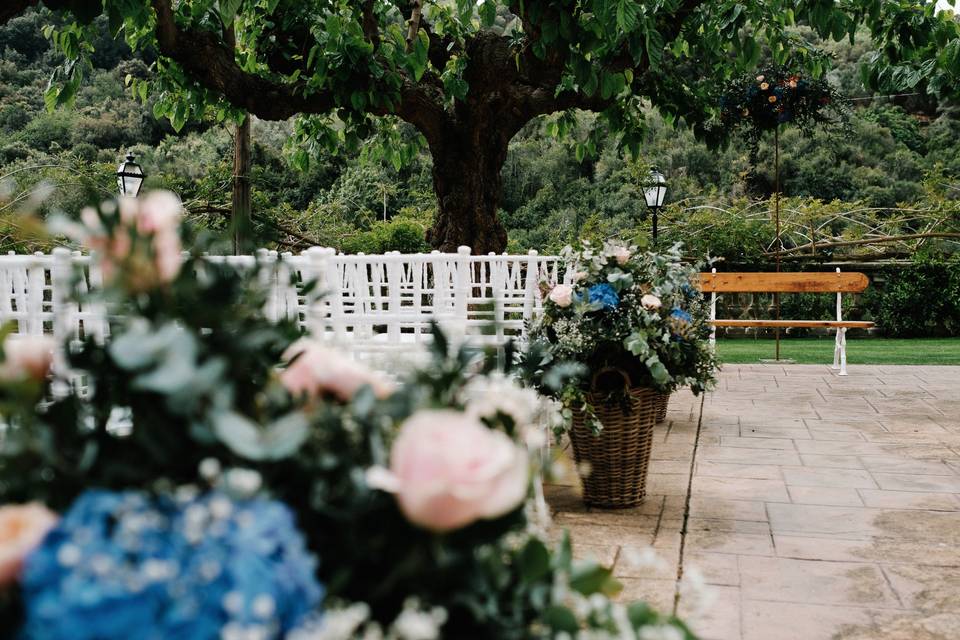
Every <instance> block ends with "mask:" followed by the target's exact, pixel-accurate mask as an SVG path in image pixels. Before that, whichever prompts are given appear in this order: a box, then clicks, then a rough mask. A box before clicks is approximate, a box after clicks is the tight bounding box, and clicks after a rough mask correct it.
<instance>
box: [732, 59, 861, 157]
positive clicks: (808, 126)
mask: <svg viewBox="0 0 960 640" xmlns="http://www.w3.org/2000/svg"><path fill="white" fill-rule="evenodd" d="M719 102H720V126H721V127H723V128H724V129H726V130H727V131H736V130H741V131H743V132H744V133H745V134H746V136H747V138H748V140H750V142H751V145H752V146H753V147H754V148H756V146H757V145H758V144H759V142H760V139H761V138H762V137H763V134H764V133H766V132H768V131H773V130H775V129H777V127H779V125H781V124H786V123H793V124H795V125H797V126H798V127H800V130H801V131H802V132H804V133H810V132H811V131H812V130H813V128H814V127H815V126H816V125H818V124H823V123H828V124H839V123H843V122H845V121H846V119H847V111H846V109H845V108H844V106H843V105H844V103H843V97H842V96H841V95H840V93H839V92H838V91H837V90H836V89H834V88H833V87H832V86H831V85H830V83H829V82H828V81H827V80H826V79H825V78H814V77H811V76H808V75H804V74H803V73H801V72H799V71H792V70H790V69H786V68H783V67H778V66H771V67H765V68H762V69H759V70H758V71H756V72H754V73H748V74H745V75H743V76H740V77H739V78H736V79H734V80H732V81H731V82H730V83H729V84H728V85H727V86H726V87H725V88H724V90H723V93H722V95H721V96H720V100H719Z"/></svg>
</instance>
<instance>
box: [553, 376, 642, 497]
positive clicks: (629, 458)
mask: <svg viewBox="0 0 960 640" xmlns="http://www.w3.org/2000/svg"><path fill="white" fill-rule="evenodd" d="M602 373H605V371H600V372H598V373H597V375H600V374H602ZM618 373H620V374H621V375H623V377H624V380H625V381H626V383H627V385H628V386H627V396H628V398H629V409H628V410H626V411H625V410H624V407H623V405H622V404H621V403H619V402H615V403H612V404H611V403H608V402H607V401H606V396H605V395H603V394H597V393H591V394H589V396H588V398H589V401H590V404H592V405H593V407H594V411H595V412H596V415H597V419H599V421H600V424H602V425H603V430H602V431H601V432H600V434H599V435H594V433H593V431H592V430H591V429H590V427H589V426H588V424H587V416H586V414H585V413H584V412H583V411H574V413H573V429H572V430H571V431H570V442H571V443H572V444H573V456H574V459H575V460H576V462H577V468H578V470H580V472H581V473H580V480H581V482H582V483H583V501H584V502H585V503H586V504H588V505H590V506H594V507H606V508H611V509H622V508H626V507H633V506H636V505H637V504H639V503H640V502H641V501H642V500H643V498H644V496H645V495H646V490H647V470H648V469H649V467H650V452H651V450H652V448H653V425H654V421H655V419H656V410H657V404H656V391H654V390H653V389H649V388H647V387H630V386H629V378H628V377H627V375H626V373H624V372H622V371H618ZM596 377H597V376H594V381H596ZM594 388H596V384H594Z"/></svg>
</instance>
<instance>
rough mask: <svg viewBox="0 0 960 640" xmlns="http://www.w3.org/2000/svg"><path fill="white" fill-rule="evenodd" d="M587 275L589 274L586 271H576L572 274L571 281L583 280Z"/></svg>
mask: <svg viewBox="0 0 960 640" xmlns="http://www.w3.org/2000/svg"><path fill="white" fill-rule="evenodd" d="M589 275H590V274H589V273H587V272H586V271H577V272H576V273H574V274H573V281H574V282H583V281H584V280H586V279H587V276H589Z"/></svg>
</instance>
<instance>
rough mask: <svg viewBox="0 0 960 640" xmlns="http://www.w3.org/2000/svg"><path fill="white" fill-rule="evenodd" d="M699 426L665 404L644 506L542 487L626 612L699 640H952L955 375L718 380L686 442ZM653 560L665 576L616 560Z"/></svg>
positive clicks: (959, 583)
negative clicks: (603, 570)
mask: <svg viewBox="0 0 960 640" xmlns="http://www.w3.org/2000/svg"><path fill="white" fill-rule="evenodd" d="M700 410H701V402H700V399H697V398H693V396H691V395H689V394H681V395H679V396H678V397H675V398H674V399H673V400H671V407H670V413H669V417H668V420H667V422H666V423H665V424H662V425H659V426H658V428H657V434H656V444H655V447H654V451H653V459H654V460H653V463H652V466H651V474H650V478H649V481H648V494H649V495H648V498H647V499H646V500H645V502H644V504H643V505H642V506H640V507H638V508H636V509H629V510H620V511H602V510H588V509H586V508H584V507H583V505H582V503H581V502H580V501H579V498H578V496H577V490H578V488H577V487H576V486H573V484H574V483H575V482H576V479H575V478H573V479H572V481H571V486H564V485H551V486H548V487H547V488H546V490H547V497H548V501H549V502H550V505H551V507H552V508H553V509H554V512H555V515H554V521H555V524H556V525H557V527H558V528H559V527H566V528H568V529H569V530H570V531H571V535H572V537H573V541H574V545H575V551H576V553H577V555H579V556H581V557H586V556H592V557H594V558H596V559H598V560H601V561H603V562H604V563H606V564H608V565H611V564H612V565H613V566H614V570H615V573H616V575H617V576H618V577H619V579H620V581H621V582H622V583H623V584H624V587H625V588H624V593H623V598H625V599H631V600H632V599H646V600H648V601H650V602H651V603H652V604H654V605H655V606H657V607H659V608H660V609H665V610H670V609H671V608H672V607H673V606H674V602H675V600H676V603H677V606H678V611H679V614H680V615H681V616H688V617H691V618H692V620H693V622H694V624H693V626H694V628H695V630H696V631H697V633H699V634H700V635H701V637H702V638H704V639H706V640H741V639H742V640H820V639H824V640H826V639H843V640H868V639H870V640H877V639H884V640H886V639H890V640H947V639H956V638H960V367H906V366H851V367H850V375H849V376H847V377H839V376H837V375H836V374H835V373H834V372H833V371H831V370H830V369H829V368H828V367H824V366H801V365H792V366H772V365H745V366H727V367H725V368H724V371H723V374H722V378H721V383H720V386H719V388H718V390H717V391H715V392H713V393H711V394H709V395H708V396H707V398H706V400H705V401H704V403H703V415H702V422H701V423H700V433H699V439H698V438H697V428H698V418H699V417H700ZM688 486H692V492H691V493H690V495H689V496H688ZM688 498H689V499H688ZM651 545H652V547H653V548H654V549H655V550H656V551H657V553H658V554H659V555H660V556H661V557H662V558H663V559H665V560H666V563H665V565H664V566H660V567H656V568H650V567H646V568H644V567H638V566H637V564H638V563H637V562H635V561H631V559H632V558H634V557H636V555H637V554H636V553H634V552H635V551H637V550H640V549H643V548H646V547H649V546H651ZM694 567H696V568H697V569H698V571H699V573H701V574H702V575H703V577H704V580H705V582H706V583H707V584H708V585H709V586H708V588H707V590H708V592H709V594H710V595H712V600H713V602H712V606H710V607H709V608H708V609H706V610H705V612H704V611H701V610H700V609H701V608H702V607H701V605H702V604H703V603H702V602H698V601H696V598H693V597H691V596H690V595H689V594H688V592H687V591H686V590H685V588H682V587H681V588H680V589H678V581H677V578H678V575H681V574H682V573H685V574H686V578H687V580H690V578H691V573H693V574H694V575H696V572H692V571H691V570H692V568H694ZM681 584H682V582H681Z"/></svg>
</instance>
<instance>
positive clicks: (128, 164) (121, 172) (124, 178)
mask: <svg viewBox="0 0 960 640" xmlns="http://www.w3.org/2000/svg"><path fill="white" fill-rule="evenodd" d="M144 177H145V176H144V174H143V169H141V168H140V165H138V164H137V163H136V162H134V158H133V154H132V153H127V158H126V161H124V162H122V163H121V164H120V166H119V167H117V188H118V189H119V190H120V195H121V196H127V197H130V198H136V197H137V194H138V193H140V187H141V186H142V185H143V179H144Z"/></svg>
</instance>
